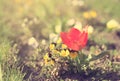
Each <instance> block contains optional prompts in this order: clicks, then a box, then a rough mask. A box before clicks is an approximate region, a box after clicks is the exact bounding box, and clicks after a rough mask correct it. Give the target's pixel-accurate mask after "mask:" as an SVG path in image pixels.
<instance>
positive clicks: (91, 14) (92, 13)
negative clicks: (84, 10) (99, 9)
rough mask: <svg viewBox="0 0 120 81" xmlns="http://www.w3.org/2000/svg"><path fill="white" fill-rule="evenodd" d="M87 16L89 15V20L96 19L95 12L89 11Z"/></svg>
mask: <svg viewBox="0 0 120 81" xmlns="http://www.w3.org/2000/svg"><path fill="white" fill-rule="evenodd" d="M89 14H90V16H91V18H96V17H97V13H96V11H89Z"/></svg>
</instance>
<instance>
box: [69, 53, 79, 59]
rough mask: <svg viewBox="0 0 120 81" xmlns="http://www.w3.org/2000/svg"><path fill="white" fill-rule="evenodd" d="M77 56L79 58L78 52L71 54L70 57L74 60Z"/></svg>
mask: <svg viewBox="0 0 120 81" xmlns="http://www.w3.org/2000/svg"><path fill="white" fill-rule="evenodd" d="M77 56H78V53H77V52H71V53H70V57H71V58H73V59H74V58H76V57H77Z"/></svg>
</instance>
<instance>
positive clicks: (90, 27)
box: [88, 26, 94, 34]
mask: <svg viewBox="0 0 120 81" xmlns="http://www.w3.org/2000/svg"><path fill="white" fill-rule="evenodd" d="M93 31H94V28H93V27H92V26H89V27H88V34H92V33H93Z"/></svg>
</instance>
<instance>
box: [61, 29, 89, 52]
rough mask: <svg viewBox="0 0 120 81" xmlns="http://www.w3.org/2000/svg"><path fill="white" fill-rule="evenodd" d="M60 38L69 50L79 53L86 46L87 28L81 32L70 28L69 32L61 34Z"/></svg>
mask: <svg viewBox="0 0 120 81" xmlns="http://www.w3.org/2000/svg"><path fill="white" fill-rule="evenodd" d="M60 37H61V39H62V42H63V43H64V44H65V45H67V47H68V48H69V49H70V50H74V51H79V50H81V49H82V48H84V47H85V46H86V43H87V40H88V33H87V27H86V28H84V30H83V31H79V30H78V29H76V28H71V29H70V31H69V32H61V33H60Z"/></svg>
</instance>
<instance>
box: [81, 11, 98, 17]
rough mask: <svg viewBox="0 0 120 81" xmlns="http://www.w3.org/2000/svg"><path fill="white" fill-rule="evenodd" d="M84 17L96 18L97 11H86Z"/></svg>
mask: <svg viewBox="0 0 120 81" xmlns="http://www.w3.org/2000/svg"><path fill="white" fill-rule="evenodd" d="M83 17H84V18H86V19H92V18H96V17H97V13H96V11H93V10H91V11H86V12H84V13H83Z"/></svg>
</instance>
